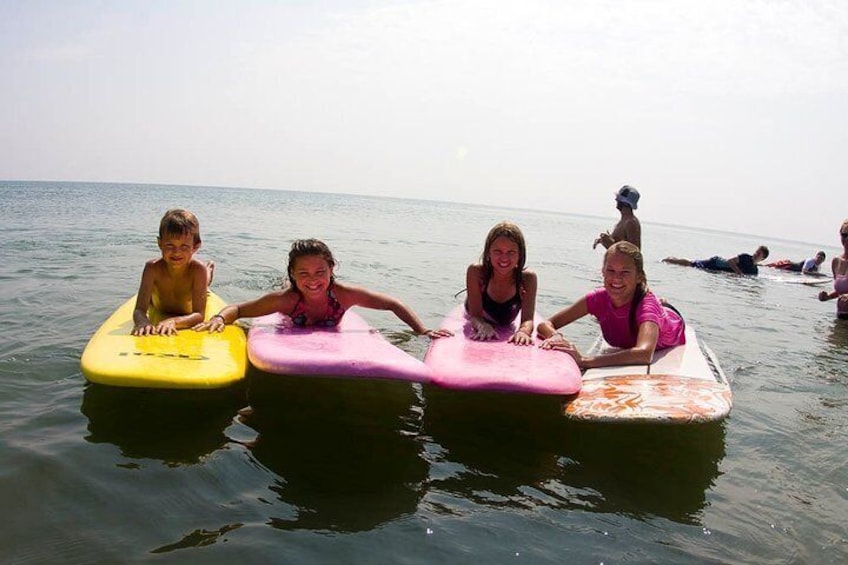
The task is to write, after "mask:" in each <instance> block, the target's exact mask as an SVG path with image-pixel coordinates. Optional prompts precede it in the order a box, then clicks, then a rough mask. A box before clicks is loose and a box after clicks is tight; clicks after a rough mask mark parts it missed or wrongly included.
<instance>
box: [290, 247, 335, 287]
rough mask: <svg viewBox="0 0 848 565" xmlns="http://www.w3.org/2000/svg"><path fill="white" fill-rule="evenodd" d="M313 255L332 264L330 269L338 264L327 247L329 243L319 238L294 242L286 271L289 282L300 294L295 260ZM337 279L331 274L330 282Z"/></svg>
mask: <svg viewBox="0 0 848 565" xmlns="http://www.w3.org/2000/svg"><path fill="white" fill-rule="evenodd" d="M311 255H314V256H318V257H321V258H322V259H324V260H325V261H326V262H327V264H328V265H329V266H330V271H332V270H333V269H334V268H335V266H336V260H335V259H334V258H333V252H332V251H330V248H329V247H327V244H326V243H324V242H323V241H321V240H318V239H297V240H295V241H294V242H292V245H291V249H290V250H289V264H288V267H287V268H286V271H287V272H288V276H289V284H290V285H291V287H292V288H293V289H294V290H295V292H297V293H298V294H300V289H299V288H297V284H295V282H294V262H295V261H297V260H298V259H300V258H301V257H308V256H311ZM335 280H336V278H335V276H334V275H332V274H330V283H331V284H332V283H333V282H334V281H335Z"/></svg>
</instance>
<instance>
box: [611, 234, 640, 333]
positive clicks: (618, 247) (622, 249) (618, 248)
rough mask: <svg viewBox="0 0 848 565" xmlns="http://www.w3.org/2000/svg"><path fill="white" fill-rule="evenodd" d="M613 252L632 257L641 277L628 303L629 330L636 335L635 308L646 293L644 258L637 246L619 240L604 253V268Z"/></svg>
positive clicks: (638, 277) (637, 331) (637, 276)
mask: <svg viewBox="0 0 848 565" xmlns="http://www.w3.org/2000/svg"><path fill="white" fill-rule="evenodd" d="M613 253H621V254H622V255H624V256H626V257H629V258H630V259H632V260H633V263H634V264H635V265H636V278H637V279H641V280H640V281H639V282H638V283H636V292H635V293H634V294H633V301H632V302H631V303H630V316H629V322H630V331H631V332H632V333H633V335H636V334H637V333H639V326H637V325H636V310H637V309H638V308H639V304H641V303H642V299H643V298H645V295H646V294H648V277H647V276H646V275H645V260H644V258H643V257H642V252H641V251H640V250H639V248H638V247H636V246H635V245H633V244H632V243H630V242H629V241H619V242H617V243H613V244H612V245H610V246H609V248H608V249H607V252H606V253H604V268H606V266H607V259H608V258H609V257H610V256H611V255H612V254H613Z"/></svg>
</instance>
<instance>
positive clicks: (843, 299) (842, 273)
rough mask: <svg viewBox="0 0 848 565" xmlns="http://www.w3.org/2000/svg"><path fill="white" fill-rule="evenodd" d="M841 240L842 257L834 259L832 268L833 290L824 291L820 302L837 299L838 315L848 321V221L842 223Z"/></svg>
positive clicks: (840, 229) (821, 293) (820, 295)
mask: <svg viewBox="0 0 848 565" xmlns="http://www.w3.org/2000/svg"><path fill="white" fill-rule="evenodd" d="M839 238H840V240H841V241H842V255H840V256H839V257H834V258H833V261H831V264H830V268H831V271H832V272H833V290H832V291H831V292H828V291H826V290H823V291H821V292H820V293H819V300H821V301H825V300H832V299H834V298H836V299H837V302H836V315H837V317H839V318H840V319H843V320H845V319H848V220H845V221H844V222H842V226H841V227H840V228H839Z"/></svg>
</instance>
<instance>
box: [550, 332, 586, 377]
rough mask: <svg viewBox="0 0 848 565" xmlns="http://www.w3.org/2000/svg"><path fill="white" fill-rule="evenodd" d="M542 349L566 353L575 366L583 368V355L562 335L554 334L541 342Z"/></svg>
mask: <svg viewBox="0 0 848 565" xmlns="http://www.w3.org/2000/svg"><path fill="white" fill-rule="evenodd" d="M542 349H552V350H554V351H562V352H563V353H568V354H569V355H571V357H572V358H573V359H574V362H575V363H577V366H578V367H580V368H581V369H582V368H583V355H581V354H580V351H579V350H578V349H577V347H575V345H574V344H573V343H571V342H570V341H568V340H567V339H565V338H564V337H563V336H562V334H559V333H556V334H554V335H552V336H551V337H549V338H548V339H546V340H545V341H543V342H542Z"/></svg>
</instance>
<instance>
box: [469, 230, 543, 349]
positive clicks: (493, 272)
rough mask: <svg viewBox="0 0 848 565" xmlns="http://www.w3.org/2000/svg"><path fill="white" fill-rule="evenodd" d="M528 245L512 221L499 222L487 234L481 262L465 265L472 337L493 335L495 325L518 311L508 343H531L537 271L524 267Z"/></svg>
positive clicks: (478, 337) (513, 316) (511, 321)
mask: <svg viewBox="0 0 848 565" xmlns="http://www.w3.org/2000/svg"><path fill="white" fill-rule="evenodd" d="M526 259H527V249H526V246H525V244H524V235H523V234H522V233H521V230H520V229H518V226H516V225H515V224H513V223H511V222H501V223H499V224H497V225H496V226H495V227H493V228H492V229H491V230H490V231H489V234H488V235H487V236H486V243H485V245H484V247H483V255H482V257H481V258H480V263H475V264H473V265H469V266H468V270H467V272H466V276H465V285H466V286H465V287H466V291H467V292H468V298H467V299H466V301H465V309H466V311H467V312H468V315H469V316H470V317H471V323H472V326H473V328H474V333H473V335H472V338H473V339H492V338H494V337H495V330H494V327H493V326H494V325H508V324H511V323H513V322H514V321H515V319H516V318H517V317H518V315H519V312H520V313H521V320H520V322H519V324H518V327H517V329H516V331H515V333H513V334H512V337H510V338H509V341H510V343H515V344H517V345H530V344H532V343H533V315H534V313H535V308H536V286H537V281H536V273H534V272H533V271H528V270H526V269H525V268H524V264H525V261H526Z"/></svg>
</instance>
